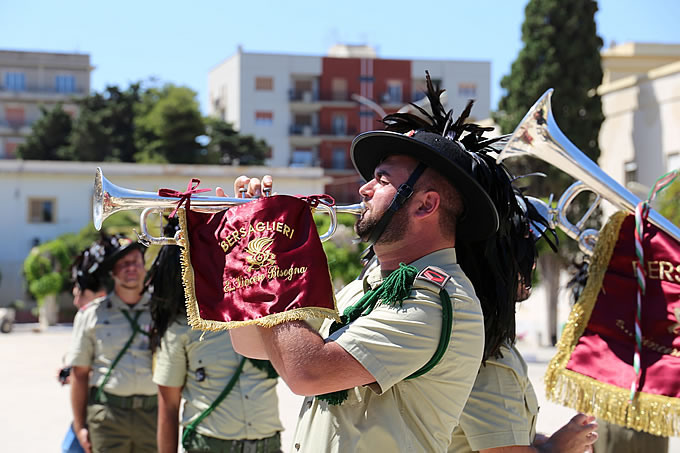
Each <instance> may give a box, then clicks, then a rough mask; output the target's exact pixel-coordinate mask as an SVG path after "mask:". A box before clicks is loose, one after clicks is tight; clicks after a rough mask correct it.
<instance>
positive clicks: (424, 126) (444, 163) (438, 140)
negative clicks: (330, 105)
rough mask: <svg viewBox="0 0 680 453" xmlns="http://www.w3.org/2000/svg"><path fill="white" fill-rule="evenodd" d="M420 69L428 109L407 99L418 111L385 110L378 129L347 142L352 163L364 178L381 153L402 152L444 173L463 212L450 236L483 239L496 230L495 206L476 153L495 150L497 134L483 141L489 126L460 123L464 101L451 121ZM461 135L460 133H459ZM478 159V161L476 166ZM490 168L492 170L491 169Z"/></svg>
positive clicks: (383, 155) (465, 113)
mask: <svg viewBox="0 0 680 453" xmlns="http://www.w3.org/2000/svg"><path fill="white" fill-rule="evenodd" d="M425 73H426V81H427V91H426V93H425V94H426V96H427V99H428V101H429V104H430V107H431V112H428V111H426V110H425V109H423V108H422V107H420V106H418V105H416V104H413V103H412V104H411V106H412V107H413V108H415V109H416V110H417V111H419V112H420V115H418V114H414V113H410V112H404V113H402V112H399V113H393V114H391V115H387V116H386V117H385V118H383V119H382V122H383V123H384V124H385V125H386V126H387V127H386V130H384V131H371V132H365V133H363V134H360V135H359V136H357V137H356V138H355V139H354V141H353V142H352V147H351V150H350V154H351V156H352V163H353V164H354V167H355V168H356V170H357V171H358V172H359V174H361V176H362V177H363V178H364V179H366V180H367V181H370V180H371V179H373V171H374V170H375V167H376V166H377V165H378V164H379V163H380V162H381V161H382V160H383V159H385V158H386V157H387V156H390V155H394V154H406V155H409V156H412V157H414V158H415V159H417V160H418V161H420V162H422V163H424V164H425V165H427V166H428V167H430V168H433V169H434V170H436V171H438V172H439V173H440V174H442V175H443V176H444V177H446V178H447V179H448V180H449V181H450V182H451V184H453V186H454V187H455V188H456V190H457V191H458V192H459V193H460V195H461V197H462V198H463V204H464V212H463V215H462V216H461V217H460V218H458V219H457V226H456V237H457V238H460V239H466V240H483V239H486V238H488V237H490V236H491V235H493V234H494V233H495V232H496V231H497V230H498V225H499V220H498V211H497V209H496V207H495V205H494V203H493V201H492V200H491V197H490V196H489V194H488V192H487V190H485V188H484V187H483V186H484V183H485V179H488V178H490V177H493V175H489V174H488V173H489V172H488V170H487V168H486V167H487V166H486V165H484V164H483V163H482V162H480V158H479V157H478V156H477V155H476V153H485V152H486V151H489V150H493V151H496V149H495V148H493V147H492V146H491V145H493V144H494V143H496V142H497V141H499V140H500V139H502V138H503V137H499V138H495V139H490V140H486V139H483V137H482V134H483V133H484V132H487V131H489V130H492V129H493V128H485V127H481V126H479V125H477V124H473V123H465V120H466V119H467V118H468V117H469V115H470V112H471V110H472V105H473V101H470V102H468V104H467V106H466V107H465V109H464V110H463V112H462V113H461V115H460V116H459V117H458V119H456V120H455V121H453V117H452V115H453V111H452V110H449V111H446V110H445V109H444V106H443V105H442V103H441V101H440V96H441V94H442V93H443V92H444V90H440V89H437V90H435V88H434V86H433V85H432V80H431V79H430V74H429V73H428V72H427V71H425ZM464 132H467V135H465V136H463V133H464ZM480 164H482V165H480ZM492 171H493V170H492Z"/></svg>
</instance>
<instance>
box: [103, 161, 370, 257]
mask: <svg viewBox="0 0 680 453" xmlns="http://www.w3.org/2000/svg"><path fill="white" fill-rule="evenodd" d="M253 200H255V198H228V197H205V196H199V195H196V196H192V197H191V210H192V211H198V212H219V211H223V210H225V209H227V208H229V207H232V206H238V205H241V204H244V203H249V202H251V201H253ZM178 201H179V199H178V198H173V197H161V196H159V195H157V194H156V193H153V192H143V191H139V190H131V189H126V188H124V187H119V186H117V185H115V184H113V183H112V182H111V181H109V180H108V179H106V178H105V177H104V174H103V173H102V169H101V168H99V167H98V168H97V172H96V173H95V177H94V198H93V200H92V217H93V221H94V227H95V228H96V229H97V230H100V229H101V227H102V223H103V222H104V220H105V219H106V218H107V217H108V216H110V215H111V214H114V213H116V212H119V211H125V210H129V209H143V212H142V214H141V215H140V218H139V227H140V230H141V233H138V236H139V240H140V242H142V243H143V244H145V245H150V244H155V245H177V241H178V240H179V237H178V236H177V235H176V236H175V237H174V238H167V237H156V236H153V235H152V234H150V233H149V229H148V227H147V221H146V220H147V218H148V216H149V215H150V214H151V213H153V212H163V211H167V210H172V209H174V208H175V207H176V206H177V202H178ZM364 208H365V207H364V203H363V202H362V203H357V204H352V205H347V206H328V205H325V204H323V203H319V204H318V206H317V207H316V209H318V210H319V211H321V212H324V213H326V214H328V215H329V216H330V220H331V224H330V227H329V228H328V231H326V233H324V234H323V235H321V236H320V239H321V241H326V240H328V239H329V238H330V237H331V236H333V234H335V232H336V231H337V228H338V219H337V214H338V213H347V214H353V215H356V216H360V215H361V213H362V212H363V211H364Z"/></svg>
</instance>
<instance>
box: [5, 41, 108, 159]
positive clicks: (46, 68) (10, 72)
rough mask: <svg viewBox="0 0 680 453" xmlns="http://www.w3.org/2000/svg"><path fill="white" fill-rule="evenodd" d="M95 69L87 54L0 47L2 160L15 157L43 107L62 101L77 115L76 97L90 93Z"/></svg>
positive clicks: (71, 112) (49, 106) (67, 109)
mask: <svg viewBox="0 0 680 453" xmlns="http://www.w3.org/2000/svg"><path fill="white" fill-rule="evenodd" d="M92 69H94V68H92V67H91V66H90V56H89V55H87V54H70V53H52V52H22V51H13V50H0V159H13V158H14V157H15V155H16V149H17V147H18V146H19V144H21V143H22V142H23V141H24V139H25V137H26V136H27V135H28V134H29V133H30V131H31V126H32V125H33V123H35V122H36V121H37V120H38V118H40V116H41V115H42V112H41V110H40V107H41V106H44V107H46V108H48V109H49V108H52V107H53V106H54V105H55V104H56V103H58V102H61V103H63V105H64V110H66V111H67V112H68V113H70V114H72V115H75V114H76V113H77V106H76V105H75V104H74V103H73V99H74V98H75V97H79V96H85V95H87V94H88V93H89V92H90V72H91V71H92Z"/></svg>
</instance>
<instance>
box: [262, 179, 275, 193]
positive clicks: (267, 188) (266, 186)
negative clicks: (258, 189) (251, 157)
mask: <svg viewBox="0 0 680 453" xmlns="http://www.w3.org/2000/svg"><path fill="white" fill-rule="evenodd" d="M273 186H274V180H273V179H272V177H271V175H264V177H263V178H262V191H263V192H269V193H270V194H271V191H272V187H273Z"/></svg>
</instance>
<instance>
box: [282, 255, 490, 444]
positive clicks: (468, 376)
mask: <svg viewBox="0 0 680 453" xmlns="http://www.w3.org/2000/svg"><path fill="white" fill-rule="evenodd" d="M411 264H412V265H413V266H415V267H416V268H417V269H418V270H419V271H420V270H422V269H424V268H425V267H427V266H430V265H432V266H437V267H439V268H441V269H442V270H443V271H444V272H446V273H447V274H449V275H450V276H451V277H452V278H451V279H450V280H449V281H448V283H447V284H446V286H445V288H446V290H447V291H448V293H449V295H450V297H451V304H452V305H453V329H452V333H451V341H450V343H449V346H448V350H447V351H446V352H445V354H444V356H443V358H442V360H441V361H440V362H439V363H438V364H437V365H436V366H435V367H434V368H433V369H431V370H430V371H429V372H427V373H426V374H424V375H422V376H420V377H418V378H415V379H409V380H404V379H405V378H406V377H408V376H409V375H411V374H412V373H414V372H415V371H417V370H418V369H420V368H421V367H422V366H423V365H425V363H427V362H428V361H429V360H430V358H431V357H432V356H433V355H434V353H435V350H436V348H437V346H438V344H439V336H440V333H441V327H442V306H441V300H440V298H439V288H438V287H437V286H436V285H434V284H432V283H429V282H424V281H422V280H420V279H416V281H415V283H414V286H413V289H412V291H411V294H410V296H409V298H408V299H406V300H404V302H403V306H402V307H401V308H392V307H389V306H385V305H378V306H376V308H375V309H374V310H373V311H372V312H371V313H370V314H369V315H366V316H362V317H360V318H359V319H357V320H356V321H354V322H353V323H351V324H350V325H348V326H345V327H343V328H342V329H340V330H338V331H336V332H334V333H333V334H332V335H331V336H330V337H328V340H327V341H335V342H337V343H338V344H339V345H340V346H342V347H343V348H344V349H345V350H346V351H347V352H349V353H350V354H351V355H352V356H353V357H354V358H355V359H357V360H358V361H359V362H360V363H361V364H362V365H363V366H364V367H365V368H366V369H367V370H368V371H369V372H370V373H371V374H372V375H373V376H374V377H375V379H376V382H375V383H374V384H371V385H369V386H365V387H356V388H353V389H350V390H349V398H348V399H347V400H346V401H345V402H344V403H343V404H342V405H339V406H333V405H328V404H326V403H325V402H323V401H320V400H318V399H316V398H313V397H309V398H306V399H305V401H304V403H303V407H302V410H301V413H300V418H299V421H298V427H297V430H296V433H295V440H294V441H293V448H292V449H291V450H290V451H291V452H298V451H304V452H311V453H321V452H342V453H344V452H370V453H377V452H387V451H389V452H397V451H403V452H427V453H432V452H445V451H446V448H447V447H448V445H449V443H450V441H451V432H452V431H453V428H454V426H456V425H457V424H458V417H459V415H460V413H461V412H462V410H463V406H464V405H465V401H466V400H467V398H468V395H469V393H470V390H471V389H472V384H473V383H474V379H475V377H476V370H478V369H479V365H480V363H481V357H482V352H483V348H484V320H483V317H482V310H481V307H480V304H479V301H478V300H477V298H476V296H475V293H474V289H473V287H472V283H471V282H470V281H469V280H468V279H467V277H466V276H465V274H463V272H462V270H461V269H460V267H459V266H458V264H456V253H455V249H444V250H440V251H437V252H435V253H432V254H430V255H427V256H425V257H423V258H421V259H419V260H417V261H415V262H414V263H411ZM380 281H381V273H380V269H379V268H376V269H374V270H373V271H371V272H370V273H369V275H368V276H367V277H366V279H365V280H364V281H363V282H362V281H355V282H353V283H351V284H350V285H348V286H346V287H345V288H344V289H343V290H342V291H340V293H339V294H338V298H337V299H338V309H339V310H340V312H341V313H342V311H343V310H344V309H345V308H346V307H348V306H350V305H352V304H354V303H356V302H357V301H358V300H359V299H360V298H361V297H362V296H363V294H364V285H366V286H373V287H375V286H377V285H378V284H379V283H380ZM330 324H331V323H330V322H329V321H325V322H324V324H323V326H322V328H321V334H322V335H323V336H327V334H328V331H329V327H330ZM328 372H329V373H332V372H333V370H332V369H330V370H328Z"/></svg>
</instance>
